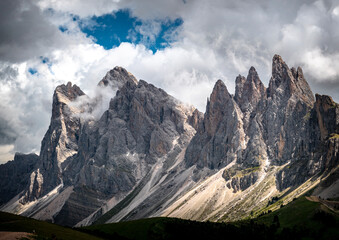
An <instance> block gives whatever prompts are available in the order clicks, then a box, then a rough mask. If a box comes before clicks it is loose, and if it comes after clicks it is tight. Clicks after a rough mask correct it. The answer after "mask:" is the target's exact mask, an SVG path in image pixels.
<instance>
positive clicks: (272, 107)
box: [0, 55, 339, 226]
mask: <svg viewBox="0 0 339 240" xmlns="http://www.w3.org/2000/svg"><path fill="white" fill-rule="evenodd" d="M97 88H98V89H99V90H98V91H99V92H100V91H106V92H108V93H109V94H112V98H111V100H110V101H109V104H108V105H109V106H108V109H106V111H105V112H104V113H103V114H102V115H101V116H100V117H99V118H95V117H87V116H91V115H93V114H94V112H95V111H96V108H98V106H100V105H102V103H103V101H104V99H103V95H100V94H99V95H98V96H97V97H95V98H93V99H90V98H89V97H87V96H86V95H85V93H84V92H82V91H81V89H80V88H79V87H77V86H76V85H72V84H71V83H68V84H67V85H61V86H59V87H57V88H56V91H55V93H54V96H53V110H52V117H51V125H50V127H49V129H48V131H47V132H46V135H45V137H44V139H43V141H42V147H41V152H40V156H39V157H36V159H35V161H36V163H35V166H34V167H33V168H32V167H31V168H32V169H29V170H28V171H29V172H30V171H31V170H32V172H31V173H30V176H29V178H28V179H27V183H26V184H23V185H19V186H17V190H16V191H14V193H15V194H14V193H11V195H10V196H11V198H12V200H10V201H9V202H8V200H7V199H5V200H3V199H1V201H2V202H4V203H6V201H7V203H6V204H4V205H3V206H2V208H1V210H5V211H8V212H13V213H17V214H22V215H25V216H31V217H35V218H38V219H42V220H49V221H52V222H56V223H59V224H64V225H68V226H74V225H78V226H80V225H89V224H91V223H93V222H95V221H97V220H98V219H100V218H103V216H105V217H104V218H105V219H106V220H105V221H106V222H115V221H121V220H130V219H139V218H145V217H152V216H169V217H180V218H188V219H194V220H213V221H220V220H238V219H241V218H243V217H246V216H248V215H249V214H250V212H253V211H254V212H256V211H259V210H260V209H261V208H263V207H264V206H265V205H266V204H267V202H268V201H269V199H270V198H272V197H276V196H279V197H281V198H283V199H284V201H285V202H286V203H287V202H289V201H291V200H292V199H293V198H294V197H296V196H300V195H301V194H302V193H304V192H305V191H308V190H309V189H310V188H311V187H315V186H317V185H318V184H319V183H320V180H321V179H322V178H323V179H325V178H326V177H327V176H329V175H330V174H332V176H336V174H335V172H336V171H338V158H339V157H338V156H339V154H338V149H339V138H338V137H336V136H337V135H338V132H339V105H338V104H336V103H335V102H334V101H333V100H332V99H331V98H330V97H328V96H325V95H324V96H321V95H318V94H316V98H314V96H313V93H312V91H311V89H310V87H309V85H308V83H307V81H306V80H305V78H304V75H303V72H302V69H301V68H300V67H298V68H297V70H296V69H295V68H289V67H288V65H287V64H286V63H285V62H284V61H283V59H282V58H281V57H280V56H279V55H275V56H274V57H273V60H272V77H271V79H270V82H269V86H268V87H267V88H266V87H265V86H264V84H263V83H262V82H261V80H260V78H259V75H258V74H257V72H256V70H255V68H254V67H251V68H250V69H249V72H248V76H247V78H245V77H242V76H240V75H239V76H238V77H237V78H236V89H235V94H234V95H231V94H230V93H229V92H228V90H227V87H226V85H225V84H224V83H223V82H222V80H218V81H217V82H216V84H215V86H214V88H213V91H212V93H211V95H210V98H209V99H208V101H207V107H206V112H205V113H204V114H203V113H201V112H199V111H198V110H197V109H195V108H194V107H188V106H186V105H185V104H182V103H181V102H180V101H178V100H176V99H175V98H173V97H172V96H170V95H168V94H167V93H166V92H165V91H164V90H162V89H160V88H157V87H155V86H154V85H152V84H149V83H147V82H146V81H144V80H139V81H137V80H136V78H135V77H134V76H133V75H132V74H130V73H128V72H127V71H126V70H125V69H123V68H121V67H115V68H114V69H112V70H111V71H109V72H108V73H107V74H106V75H105V77H104V78H103V79H102V80H101V81H100V82H99V83H98V87H97ZM84 116H86V117H84ZM336 134H337V135H336ZM4 166H5V165H3V166H1V167H0V171H1V172H2V171H5V170H3V169H5V168H6V167H4ZM7 166H8V165H7ZM331 184H336V178H335V179H334V180H332V182H331ZM332 188H333V189H336V188H335V187H332ZM0 190H2V189H0ZM19 190H20V191H19ZM4 191H7V190H4ZM319 191H320V190H319ZM319 191H318V192H319ZM324 191H325V190H322V192H324ZM319 194H320V193H319ZM331 194H332V195H333V196H337V195H339V193H337V192H332V193H330V195H331ZM333 196H332V197H333ZM7 198H9V197H8V196H7Z"/></svg>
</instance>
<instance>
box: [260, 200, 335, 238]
mask: <svg viewBox="0 0 339 240" xmlns="http://www.w3.org/2000/svg"><path fill="white" fill-rule="evenodd" d="M275 216H277V217H278V219H279V225H280V227H279V229H278V231H282V230H283V228H290V229H291V228H305V229H307V230H308V231H310V232H313V233H314V234H318V233H321V234H322V238H324V239H332V237H333V239H336V238H335V237H337V238H338V237H339V216H338V214H337V213H335V212H333V211H332V210H330V209H328V208H327V207H326V206H324V205H323V204H321V203H320V202H313V201H309V200H307V199H306V197H305V196H302V197H300V198H298V199H296V200H295V201H293V202H291V203H289V204H288V205H286V206H283V207H282V208H280V209H278V210H277V211H274V212H271V213H268V214H266V215H263V216H260V217H258V218H257V219H256V221H257V222H258V223H264V224H272V223H273V222H274V218H277V217H275Z"/></svg>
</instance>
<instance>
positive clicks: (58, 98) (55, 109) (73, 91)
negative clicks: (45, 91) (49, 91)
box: [52, 82, 85, 119]
mask: <svg viewBox="0 0 339 240" xmlns="http://www.w3.org/2000/svg"><path fill="white" fill-rule="evenodd" d="M83 95H85V93H84V92H83V91H82V90H81V89H80V88H79V87H78V86H77V85H75V84H74V85H72V83H71V82H68V83H67V84H66V85H65V84H62V85H59V86H57V87H56V89H55V91H54V95H53V105H52V119H55V118H58V117H60V115H61V114H63V113H62V112H63V110H62V109H63V106H64V105H67V104H68V103H70V102H72V101H74V100H75V99H76V98H77V97H79V96H83Z"/></svg>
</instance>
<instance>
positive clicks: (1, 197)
mask: <svg viewBox="0 0 339 240" xmlns="http://www.w3.org/2000/svg"><path fill="white" fill-rule="evenodd" d="M38 158H39V156H38V155H36V154H27V155H26V154H20V153H16V154H15V156H14V160H13V161H9V162H7V163H6V164H3V165H0V206H1V205H3V204H5V203H7V202H8V201H9V200H11V199H12V198H13V197H15V196H16V195H17V194H19V193H20V192H21V191H22V190H23V189H24V188H25V187H27V180H28V179H29V178H30V175H31V173H32V171H33V170H34V166H35V164H36V163H37V161H38Z"/></svg>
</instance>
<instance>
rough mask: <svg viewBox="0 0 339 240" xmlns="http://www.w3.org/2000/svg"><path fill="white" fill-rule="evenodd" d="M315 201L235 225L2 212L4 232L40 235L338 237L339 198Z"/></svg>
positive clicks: (304, 201)
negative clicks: (70, 221) (84, 223)
mask: <svg viewBox="0 0 339 240" xmlns="http://www.w3.org/2000/svg"><path fill="white" fill-rule="evenodd" d="M313 198H314V197H313ZM316 199H317V198H315V199H312V197H311V198H310V197H304V196H303V197H300V198H298V199H295V200H294V201H293V202H291V203H289V204H288V205H286V206H284V207H282V208H280V209H279V210H277V211H275V212H271V213H267V214H264V215H262V216H260V217H258V218H255V219H251V220H244V221H240V222H234V223H213V222H197V221H189V220H183V219H177V218H164V217H162V218H149V219H140V220H134V221H127V222H120V223H111V224H102V225H93V226H89V227H83V228H77V229H70V228H65V227H61V226H58V225H55V224H51V223H46V222H42V221H37V220H34V219H30V218H25V217H21V216H16V215H12V214H8V213H3V212H1V213H0V231H16V232H30V233H32V232H33V230H34V233H35V234H36V235H37V236H38V239H42V238H44V239H46V238H49V239H53V237H56V238H57V239H135V240H139V239H140V240H142V239H145V240H146V239H218V240H219V239H337V238H338V236H339V215H338V210H337V209H338V206H339V202H335V201H326V200H321V199H320V201H319V200H316ZM333 204H336V205H333ZM332 207H333V208H334V209H333V208H332ZM79 231H80V232H79Z"/></svg>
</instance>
